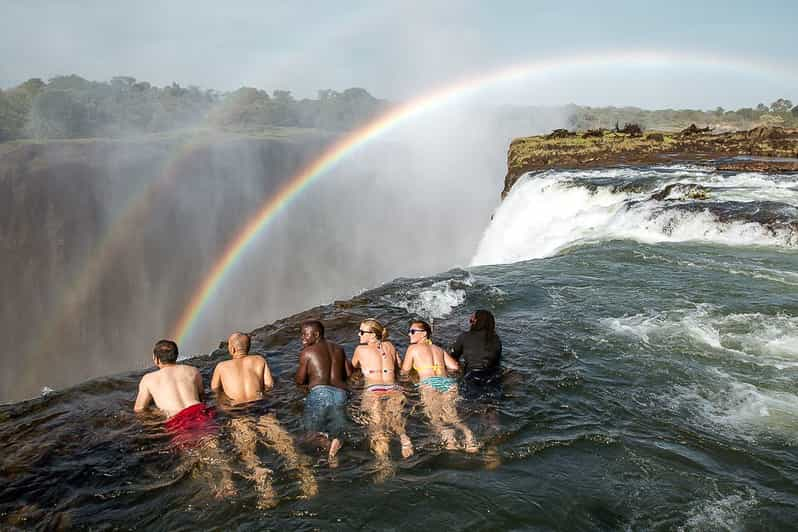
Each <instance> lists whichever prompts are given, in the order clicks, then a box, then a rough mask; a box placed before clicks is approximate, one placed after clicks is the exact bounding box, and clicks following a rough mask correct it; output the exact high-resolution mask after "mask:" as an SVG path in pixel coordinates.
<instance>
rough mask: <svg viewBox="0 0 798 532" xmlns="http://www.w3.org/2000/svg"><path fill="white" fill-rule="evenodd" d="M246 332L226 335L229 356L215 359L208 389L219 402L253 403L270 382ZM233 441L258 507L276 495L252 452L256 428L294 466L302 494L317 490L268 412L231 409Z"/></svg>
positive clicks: (267, 472) (265, 365)
mask: <svg viewBox="0 0 798 532" xmlns="http://www.w3.org/2000/svg"><path fill="white" fill-rule="evenodd" d="M249 348H250V338H249V335H247V334H244V333H242V332H235V333H233V334H231V335H230V337H229V338H228V339H227V350H228V351H229V352H230V356H231V357H232V359H231V360H225V361H224V362H219V364H217V365H216V368H215V369H214V370H213V378H212V379H211V389H212V390H213V391H214V392H215V393H217V394H218V395H219V396H220V402H229V403H231V404H232V405H234V406H235V405H245V404H247V403H249V404H253V403H254V402H255V401H259V400H261V399H263V398H264V397H265V392H266V391H268V390H271V389H272V387H273V386H274V380H273V379H272V374H271V371H270V369H269V364H268V363H267V362H266V359H265V358H263V357H262V356H260V355H254V354H250V352H249ZM231 415H232V419H231V420H230V425H231V427H232V429H233V430H232V437H233V443H234V444H235V446H236V448H237V449H238V452H239V453H240V454H241V459H242V460H243V461H244V463H245V464H246V465H247V467H248V469H249V470H250V476H249V478H250V480H252V481H253V482H254V483H255V487H256V489H257V492H258V507H260V508H272V507H274V506H276V505H277V497H276V495H275V493H274V488H273V487H272V472H271V471H270V470H269V469H268V468H266V467H263V466H262V465H261V462H260V459H259V458H258V455H257V453H256V446H257V443H258V437H257V434H256V430H257V432H259V433H260V434H261V436H263V437H264V439H265V440H266V441H267V442H268V444H269V445H270V446H272V447H274V449H275V450H276V451H277V452H278V453H279V454H281V455H282V456H283V457H284V458H285V461H286V464H287V465H288V467H289V468H290V469H296V470H297V472H298V474H299V478H300V484H301V489H302V492H303V494H304V496H306V497H311V496H313V495H315V494H316V493H317V491H318V488H317V486H316V479H315V478H314V477H313V473H312V472H311V471H310V468H309V467H308V466H307V464H306V463H305V461H304V460H303V459H302V458H301V457H300V456H299V454H298V453H297V452H296V449H295V448H294V440H293V438H292V437H291V435H290V434H288V432H286V431H285V429H283V428H282V427H281V426H280V424H279V423H278V421H277V419H276V418H275V417H274V416H273V415H271V414H265V415H261V416H260V417H259V418H258V419H257V420H255V419H254V418H253V416H252V415H251V414H250V415H247V413H246V412H236V411H235V409H233V410H232V411H231Z"/></svg>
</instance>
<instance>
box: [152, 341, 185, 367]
mask: <svg viewBox="0 0 798 532" xmlns="http://www.w3.org/2000/svg"><path fill="white" fill-rule="evenodd" d="M178 354H179V353H178V351H177V344H176V343H174V342H173V341H172V340H158V341H157V342H155V347H153V348H152V359H153V361H155V364H156V365H158V364H174V363H175V362H177V355H178Z"/></svg>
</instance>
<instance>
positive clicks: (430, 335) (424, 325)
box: [410, 320, 432, 340]
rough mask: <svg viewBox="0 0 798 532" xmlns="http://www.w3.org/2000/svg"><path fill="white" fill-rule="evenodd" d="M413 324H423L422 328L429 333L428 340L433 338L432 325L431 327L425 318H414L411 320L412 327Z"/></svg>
mask: <svg viewBox="0 0 798 532" xmlns="http://www.w3.org/2000/svg"><path fill="white" fill-rule="evenodd" d="M413 325H421V328H422V329H424V332H426V333H427V340H432V327H430V324H429V323H427V322H426V321H424V320H413V321H411V322H410V327H412V326H413Z"/></svg>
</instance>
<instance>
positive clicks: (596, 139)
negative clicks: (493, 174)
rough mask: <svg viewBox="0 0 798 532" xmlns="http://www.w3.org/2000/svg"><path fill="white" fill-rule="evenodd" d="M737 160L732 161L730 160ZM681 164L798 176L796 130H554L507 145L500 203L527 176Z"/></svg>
mask: <svg viewBox="0 0 798 532" xmlns="http://www.w3.org/2000/svg"><path fill="white" fill-rule="evenodd" d="M737 157H742V159H737V160H735V159H734V158H737ZM677 161H681V162H686V161H707V162H709V161H711V162H712V164H713V166H715V167H716V168H718V169H719V170H740V171H745V170H750V171H760V172H796V171H798V129H795V128H792V129H788V128H780V127H757V128H754V129H751V130H748V131H735V132H732V133H721V134H713V133H712V132H711V131H709V130H708V129H706V128H704V129H701V128H697V127H695V126H694V125H691V126H690V127H688V128H686V129H684V130H682V131H680V132H676V133H674V132H656V131H649V132H646V133H645V134H643V132H642V131H640V129H639V128H635V127H627V128H624V130H621V131H609V130H603V129H600V130H588V131H583V132H572V131H567V130H564V129H557V130H555V131H553V132H552V133H551V134H549V135H543V136H535V137H521V138H517V139H515V140H513V141H512V142H511V143H510V148H509V150H508V152H507V175H506V176H505V178H504V190H502V198H504V197H506V196H507V194H508V193H509V192H510V189H511V188H512V187H513V185H514V184H515V183H516V181H518V179H519V178H520V177H521V176H522V175H524V174H526V173H527V172H538V171H542V170H548V169H552V168H591V167H598V166H629V165H637V164H641V165H642V164H657V163H660V164H661V163H673V162H677Z"/></svg>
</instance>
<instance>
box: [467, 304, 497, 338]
mask: <svg viewBox="0 0 798 532" xmlns="http://www.w3.org/2000/svg"><path fill="white" fill-rule="evenodd" d="M474 318H475V319H474V323H472V324H471V330H472V331H485V332H486V333H487V336H488V337H491V336H495V335H496V320H495V319H494V317H493V314H491V312H490V311H489V310H483V309H480V310H477V311H475V312H474Z"/></svg>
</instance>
